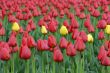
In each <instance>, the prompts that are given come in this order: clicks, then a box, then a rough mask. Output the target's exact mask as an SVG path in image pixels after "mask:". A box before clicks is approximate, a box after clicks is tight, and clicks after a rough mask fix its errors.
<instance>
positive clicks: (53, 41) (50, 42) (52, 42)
mask: <svg viewBox="0 0 110 73" xmlns="http://www.w3.org/2000/svg"><path fill="white" fill-rule="evenodd" d="M48 45H49V47H51V48H53V47H55V46H56V38H55V37H54V36H53V35H50V36H49V37H48Z"/></svg>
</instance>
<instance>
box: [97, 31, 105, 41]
mask: <svg viewBox="0 0 110 73" xmlns="http://www.w3.org/2000/svg"><path fill="white" fill-rule="evenodd" d="M104 38H105V36H104V32H103V31H100V32H99V33H98V39H99V40H102V39H104Z"/></svg>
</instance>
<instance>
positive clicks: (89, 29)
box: [87, 25, 95, 33]
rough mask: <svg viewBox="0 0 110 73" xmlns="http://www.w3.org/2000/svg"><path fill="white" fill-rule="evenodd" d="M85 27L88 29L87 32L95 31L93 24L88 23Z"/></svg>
mask: <svg viewBox="0 0 110 73" xmlns="http://www.w3.org/2000/svg"><path fill="white" fill-rule="evenodd" d="M87 29H88V32H90V33H93V32H94V31H95V30H94V26H93V25H90V26H89V27H88V28H87Z"/></svg>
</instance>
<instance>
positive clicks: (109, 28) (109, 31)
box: [105, 25, 110, 34]
mask: <svg viewBox="0 0 110 73" xmlns="http://www.w3.org/2000/svg"><path fill="white" fill-rule="evenodd" d="M105 33H107V34H110V25H106V28H105Z"/></svg>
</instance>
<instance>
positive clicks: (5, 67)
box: [3, 62, 9, 73]
mask: <svg viewBox="0 0 110 73" xmlns="http://www.w3.org/2000/svg"><path fill="white" fill-rule="evenodd" d="M7 63H8V62H5V63H4V69H3V73H9V71H8V65H7Z"/></svg>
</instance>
